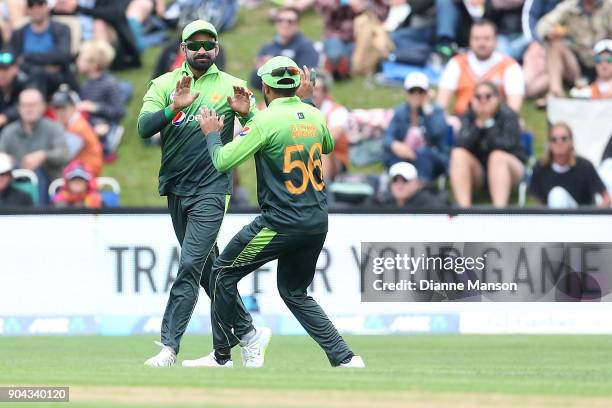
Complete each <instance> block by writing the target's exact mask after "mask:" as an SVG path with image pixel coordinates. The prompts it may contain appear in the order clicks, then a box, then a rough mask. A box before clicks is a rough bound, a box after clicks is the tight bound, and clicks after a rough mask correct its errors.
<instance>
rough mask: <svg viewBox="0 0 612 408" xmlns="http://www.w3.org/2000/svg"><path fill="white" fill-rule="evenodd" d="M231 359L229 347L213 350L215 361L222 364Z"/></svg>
mask: <svg viewBox="0 0 612 408" xmlns="http://www.w3.org/2000/svg"><path fill="white" fill-rule="evenodd" d="M231 359H232V352H231V351H230V350H229V349H225V350H215V360H217V363H219V364H221V365H224V364H225V363H227V362H228V361H230V360H231Z"/></svg>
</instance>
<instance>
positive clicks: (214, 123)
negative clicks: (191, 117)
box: [199, 106, 225, 136]
mask: <svg viewBox="0 0 612 408" xmlns="http://www.w3.org/2000/svg"><path fill="white" fill-rule="evenodd" d="M199 120H200V129H202V133H204V135H205V136H206V135H208V134H209V133H212V132H220V131H221V129H223V121H224V120H225V115H222V116H221V117H217V112H215V110H214V109H208V108H207V107H206V106H205V107H203V108H201V109H200V119H199Z"/></svg>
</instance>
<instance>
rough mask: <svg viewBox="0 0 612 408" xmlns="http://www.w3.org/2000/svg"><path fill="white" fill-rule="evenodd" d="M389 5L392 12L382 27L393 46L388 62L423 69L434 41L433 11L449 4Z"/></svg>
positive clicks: (401, 0) (422, 0)
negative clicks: (391, 61) (418, 66)
mask: <svg viewBox="0 0 612 408" xmlns="http://www.w3.org/2000/svg"><path fill="white" fill-rule="evenodd" d="M389 3H390V5H391V8H390V9H389V14H388V16H387V19H386V20H385V22H384V26H385V29H386V30H387V31H389V32H390V36H391V39H392V40H393V44H394V45H395V51H394V52H393V54H392V56H390V58H391V59H393V60H394V61H398V62H401V63H405V64H411V65H425V64H426V63H427V60H428V58H429V55H430V54H431V51H432V50H433V46H434V45H435V42H436V38H437V36H436V33H437V31H436V8H437V7H442V4H445V3H452V0H450V1H449V0H437V1H436V0H418V1H410V2H409V1H408V0H392V1H389ZM437 3H440V4H437ZM451 7H454V5H451Z"/></svg>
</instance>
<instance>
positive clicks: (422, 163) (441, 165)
mask: <svg viewBox="0 0 612 408" xmlns="http://www.w3.org/2000/svg"><path fill="white" fill-rule="evenodd" d="M448 162H449V157H448V154H446V153H443V152H441V151H440V150H438V149H435V148H431V147H421V148H418V149H417V151H416V160H415V161H414V167H416V169H417V174H418V175H419V179H420V180H423V181H425V182H429V181H432V180H433V179H434V178H435V177H438V176H439V175H441V174H444V173H446V172H447V170H448Z"/></svg>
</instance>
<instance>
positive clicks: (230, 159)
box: [200, 107, 263, 173]
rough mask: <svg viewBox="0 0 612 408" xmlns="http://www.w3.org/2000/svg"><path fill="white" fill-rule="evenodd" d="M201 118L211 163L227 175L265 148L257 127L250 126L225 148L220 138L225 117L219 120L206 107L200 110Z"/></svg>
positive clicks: (212, 111) (214, 113)
mask: <svg viewBox="0 0 612 408" xmlns="http://www.w3.org/2000/svg"><path fill="white" fill-rule="evenodd" d="M200 116H201V119H200V128H201V129H202V133H204V136H205V137H206V143H207V144H208V152H209V154H210V158H211V161H212V162H213V165H214V166H215V168H216V169H217V171H219V172H221V173H226V172H228V171H230V170H231V169H233V168H234V167H236V166H239V165H240V164H241V163H243V162H244V161H245V160H246V159H248V158H249V157H251V156H252V155H254V154H255V152H257V151H258V150H259V149H261V147H262V146H263V137H262V136H261V133H260V132H259V130H258V129H257V127H254V128H249V127H248V124H247V127H245V128H244V129H243V131H242V133H241V136H240V137H238V138H236V139H234V140H233V141H231V142H230V143H228V144H226V145H225V146H224V145H223V143H221V136H220V132H221V129H222V128H223V119H224V118H223V116H222V117H221V118H218V117H217V115H216V112H215V111H214V110H209V109H208V108H206V107H204V108H202V109H200ZM247 135H248V137H247Z"/></svg>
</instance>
